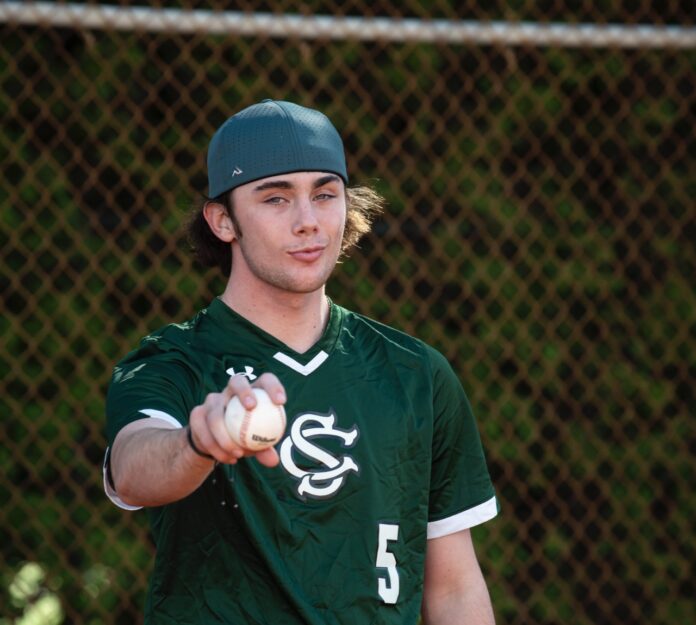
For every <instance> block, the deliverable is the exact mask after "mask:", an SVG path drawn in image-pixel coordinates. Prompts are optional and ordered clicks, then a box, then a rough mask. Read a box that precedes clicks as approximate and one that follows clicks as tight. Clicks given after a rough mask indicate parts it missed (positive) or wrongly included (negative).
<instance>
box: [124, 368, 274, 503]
mask: <svg viewBox="0 0 696 625" xmlns="http://www.w3.org/2000/svg"><path fill="white" fill-rule="evenodd" d="M255 386H257V387H260V388H263V389H264V390H265V391H266V392H267V393H268V394H269V396H270V397H271V399H273V401H274V402H275V403H277V404H283V403H285V391H284V389H283V386H282V385H281V384H280V382H279V380H278V378H276V377H275V376H274V375H272V374H268V373H267V374H264V375H262V376H260V377H259V379H258V380H257V383H256V384H255ZM234 395H237V396H239V398H240V400H241V402H242V404H244V406H246V407H247V408H253V407H254V406H255V405H256V397H255V396H254V393H253V392H252V387H251V386H250V384H249V382H248V380H247V379H246V378H245V377H243V376H235V377H232V378H230V381H229V383H228V384H227V386H226V387H225V388H224V389H223V391H222V392H220V393H211V394H210V395H208V397H206V400H205V402H204V403H203V404H202V405H200V406H196V407H195V408H194V409H193V410H192V411H191V414H190V415H189V427H190V429H191V437H192V439H193V443H194V445H195V446H196V448H197V449H198V450H199V451H201V452H203V453H205V454H208V455H210V456H212V458H210V459H208V458H204V457H203V456H201V455H199V454H197V453H196V452H195V451H194V450H193V449H192V447H191V445H190V444H189V442H188V440H187V435H188V432H187V430H186V428H183V429H182V428H176V427H174V426H173V425H171V424H170V423H168V422H166V421H164V420H161V419H156V418H148V419H140V420H138V421H134V422H133V423H130V424H129V425H127V426H125V427H124V428H123V429H122V430H121V431H120V432H119V433H118V435H117V436H116V439H115V440H114V443H113V445H112V449H111V475H112V478H113V481H114V486H115V490H116V492H117V493H118V496H119V497H120V498H121V500H122V501H123V502H124V503H126V504H128V505H131V506H161V505H164V504H167V503H171V502H173V501H177V500H179V499H182V498H183V497H186V496H187V495H189V494H191V493H192V492H193V491H194V490H196V489H197V488H198V487H199V486H200V485H201V484H202V483H203V481H204V480H205V478H206V477H207V476H208V474H209V473H210V472H211V471H212V469H213V467H214V466H215V462H216V461H217V462H222V463H226V464H234V463H236V462H237V461H238V460H239V459H240V458H243V457H245V456H252V455H253V456H255V457H256V458H257V460H258V461H259V462H260V463H261V464H264V465H265V466H268V467H273V466H276V465H277V464H278V462H279V458H278V454H277V453H276V451H275V449H273V448H269V449H265V450H263V451H260V452H256V453H254V452H250V451H248V450H245V449H243V448H241V447H239V446H238V445H236V444H235V443H234V441H233V440H232V439H231V438H230V435H229V433H228V432H227V428H226V427H225V421H224V413H225V406H226V405H227V402H228V401H229V400H230V399H231V398H232V397H233V396H234Z"/></svg>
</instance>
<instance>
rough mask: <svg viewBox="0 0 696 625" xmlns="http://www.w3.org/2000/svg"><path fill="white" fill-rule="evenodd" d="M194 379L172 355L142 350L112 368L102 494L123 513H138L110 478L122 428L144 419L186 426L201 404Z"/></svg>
mask: <svg viewBox="0 0 696 625" xmlns="http://www.w3.org/2000/svg"><path fill="white" fill-rule="evenodd" d="M194 379H195V376H194V374H193V372H192V370H191V369H190V367H188V366H187V364H186V363H185V361H184V360H183V358H182V357H181V356H180V355H178V354H176V353H175V352H159V351H157V350H153V349H152V348H147V347H146V348H142V349H140V350H137V351H136V352H133V353H132V354H129V355H128V356H127V357H126V358H124V359H123V360H122V361H121V362H120V363H119V364H118V365H117V366H116V367H115V368H114V372H113V375H112V378H111V383H110V385H109V391H108V393H107V398H106V437H107V442H108V447H107V449H106V453H105V455H104V466H103V478H104V491H105V492H106V495H107V496H108V497H109V499H111V501H112V502H113V503H114V504H116V505H117V506H119V507H120V508H123V509H125V510H137V509H138V506H129V505H128V504H126V503H125V502H123V501H122V500H121V498H120V497H119V496H118V493H117V492H116V489H115V487H114V483H113V479H112V478H111V466H110V450H111V445H112V444H113V442H114V439H115V438H116V435H117V434H118V433H119V432H120V431H121V429H122V428H123V427H125V426H126V425H128V424H129V423H132V422H133V421H137V420H139V419H145V418H148V417H150V418H157V419H162V420H164V421H167V422H169V423H170V424H172V425H173V426H174V427H183V426H184V425H186V424H187V423H188V417H189V413H190V411H191V409H192V408H193V407H194V406H196V405H197V404H199V403H200V401H199V398H198V397H197V395H196V391H195V384H194Z"/></svg>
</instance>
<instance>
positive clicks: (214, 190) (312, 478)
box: [104, 100, 498, 625]
mask: <svg viewBox="0 0 696 625" xmlns="http://www.w3.org/2000/svg"><path fill="white" fill-rule="evenodd" d="M208 177H209V193H208V196H209V198H210V199H209V200H207V201H206V202H205V203H204V204H203V205H202V206H201V208H200V211H199V212H198V214H197V215H196V217H195V218H194V219H193V221H192V222H191V224H190V234H191V238H192V241H193V243H194V246H195V248H196V250H197V253H198V254H199V257H200V258H201V259H202V260H203V262H205V263H207V264H210V265H216V266H218V267H220V268H221V270H222V271H224V273H225V274H226V275H227V276H228V280H227V284H226V287H225V289H224V292H223V293H222V294H221V295H220V296H219V297H217V298H215V299H214V300H213V301H212V302H211V303H210V305H209V306H208V307H207V308H205V309H204V310H201V311H200V312H199V313H198V314H197V315H195V316H194V317H193V318H192V319H190V320H188V321H186V322H184V323H179V324H173V325H169V326H167V327H165V328H163V329H161V330H159V331H157V332H154V333H153V334H151V335H149V336H147V337H145V338H144V339H143V341H142V342H141V345H140V347H139V348H138V349H136V350H135V351H133V352H131V353H130V354H128V355H127V356H126V357H125V358H124V359H123V360H121V361H120V362H119V364H118V366H116V367H115V369H114V374H113V378H112V381H111V384H110V387H109V393H108V398H107V435H108V442H109V448H108V450H107V453H106V458H105V463H104V484H105V489H106V492H107V494H108V496H109V497H110V498H111V499H112V500H113V501H114V502H115V503H116V504H117V505H119V506H121V507H123V508H125V509H129V510H134V509H138V508H147V510H148V512H149V516H150V521H151V527H152V533H153V535H154V539H155V543H156V560H155V563H154V571H153V574H152V578H151V581H150V587H149V592H148V596H147V602H146V607H145V622H146V623H148V624H151V625H154V624H159V623H162V624H164V623H177V624H182V625H183V624H184V623H186V624H201V625H202V624H210V623H226V624H240V625H241V624H244V625H252V624H268V625H282V624H288V625H291V624H292V625H299V624H304V625H327V624H330V625H333V624H346V625H356V624H368V623H381V624H399V625H405V624H413V625H415V624H416V623H418V621H419V618H420V617H421V615H422V617H423V622H424V623H426V624H428V625H433V624H440V623H441V624H447V625H453V624H457V623H475V624H476V625H489V624H491V623H493V621H494V618H493V610H492V608H491V602H490V598H489V595H488V590H487V587H486V583H485V581H484V579H483V576H482V574H481V570H480V567H479V564H478V561H477V558H476V555H475V552H474V549H473V546H472V541H471V536H470V528H471V527H472V526H474V525H476V524H479V523H482V522H484V521H487V520H488V519H490V518H492V517H494V516H495V515H496V514H497V511H498V504H497V501H496V496H495V492H494V489H493V486H492V484H491V480H490V478H489V473H488V470H487V467H486V462H485V458H484V453H483V450H482V447H481V442H480V438H479V435H478V431H477V427H476V423H475V421H474V417H473V415H472V412H471V407H470V405H469V402H468V400H467V397H466V395H465V393H464V391H463V389H462V386H461V384H460V382H459V380H458V379H457V377H456V376H455V374H454V373H453V371H452V368H451V367H450V365H449V363H448V362H447V360H446V359H445V358H444V357H443V356H442V355H441V354H439V353H438V352H437V351H435V350H434V349H433V348H431V347H429V346H428V345H426V344H424V343H423V342H421V341H419V340H417V339H415V338H412V337H410V336H408V335H406V334H403V333H401V332H399V331H397V330H394V329H392V328H389V327H387V326H384V325H382V324H380V323H377V322H375V321H373V320H370V319H368V318H366V317H364V316H361V315H359V314H356V313H354V312H351V311H349V310H346V309H345V308H342V307H341V306H339V305H338V304H336V303H334V302H332V301H331V300H329V299H328V298H327V296H326V293H325V284H326V282H327V280H328V279H329V276H330V275H331V272H332V271H333V269H334V267H335V265H336V262H337V260H338V258H339V257H340V255H341V254H342V253H344V252H346V251H347V250H348V248H350V246H352V245H353V244H354V243H355V242H356V241H357V239H358V238H359V237H360V235H361V234H363V233H364V232H366V231H367V230H368V229H369V226H370V220H371V218H372V217H373V216H374V215H375V214H376V213H377V212H378V211H379V209H380V207H381V198H380V197H379V196H378V195H377V194H376V193H375V192H373V191H371V190H370V189H367V188H364V187H357V188H350V187H348V173H347V171H346V161H345V156H344V149H343V144H342V141H341V138H340V136H339V134H338V132H337V131H336V129H335V128H334V126H333V125H332V123H331V122H330V121H329V119H328V118H327V117H326V116H324V115H323V114H322V113H320V112H318V111H316V110H313V109H308V108H305V107H302V106H298V105H296V104H293V103H290V102H284V101H271V100H264V101H263V102H260V103H258V104H255V105H253V106H250V107H248V108H246V109H244V110H242V111H240V112H238V113H237V114H236V115H234V116H232V117H231V118H229V119H228V120H227V121H226V122H225V123H224V124H223V125H222V126H221V127H220V128H219V129H218V131H217V132H216V133H215V135H214V136H213V138H212V140H211V143H210V146H209V151H208ZM253 387H260V388H263V389H265V390H266V391H267V392H268V394H269V395H270V397H271V399H272V401H273V402H274V403H276V404H278V405H283V406H284V408H285V411H286V414H287V429H286V432H285V434H284V436H283V439H282V441H281V442H280V443H279V444H278V445H277V446H276V447H275V448H273V447H271V448H268V449H266V450H263V451H260V452H256V453H253V452H250V451H248V450H245V449H242V448H240V447H239V446H238V445H236V444H235V443H234V442H233V440H232V439H231V437H230V434H229V433H228V431H227V429H226V427H225V421H224V410H225V406H226V404H227V402H228V401H229V400H230V399H231V398H232V397H233V396H235V395H236V396H238V397H239V399H240V400H241V402H242V403H243V404H244V405H245V406H246V407H247V408H253V407H254V405H255V396H254V393H253V392H252V388H253Z"/></svg>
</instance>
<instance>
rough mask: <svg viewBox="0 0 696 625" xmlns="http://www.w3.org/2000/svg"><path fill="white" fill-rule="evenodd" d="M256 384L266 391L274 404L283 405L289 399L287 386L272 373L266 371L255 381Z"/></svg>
mask: <svg viewBox="0 0 696 625" xmlns="http://www.w3.org/2000/svg"><path fill="white" fill-rule="evenodd" d="M254 386H255V387H258V388H262V389H263V390H264V391H266V393H268V396H269V397H270V398H271V401H272V402H273V403H274V404H277V405H279V406H281V405H283V404H284V403H285V402H286V401H287V396H286V394H285V387H284V386H283V385H282V384H281V382H280V380H279V379H278V378H277V377H276V376H275V375H274V374H272V373H264V374H262V375H260V376H259V379H258V380H257V381H256V382H255V383H254Z"/></svg>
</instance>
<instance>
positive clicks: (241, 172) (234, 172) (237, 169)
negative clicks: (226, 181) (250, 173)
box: [232, 167, 244, 178]
mask: <svg viewBox="0 0 696 625" xmlns="http://www.w3.org/2000/svg"><path fill="white" fill-rule="evenodd" d="M243 173H244V172H243V171H242V170H241V169H239V167H235V168H234V171H233V172H232V177H233V178H234V177H235V176H239V174H243Z"/></svg>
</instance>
